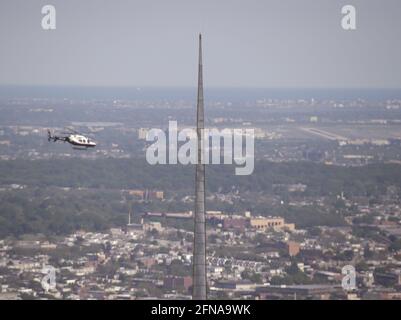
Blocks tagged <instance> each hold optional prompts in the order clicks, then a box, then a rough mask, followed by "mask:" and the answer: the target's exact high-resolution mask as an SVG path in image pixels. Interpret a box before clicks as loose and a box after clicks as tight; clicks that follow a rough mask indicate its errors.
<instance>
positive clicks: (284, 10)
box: [0, 0, 401, 88]
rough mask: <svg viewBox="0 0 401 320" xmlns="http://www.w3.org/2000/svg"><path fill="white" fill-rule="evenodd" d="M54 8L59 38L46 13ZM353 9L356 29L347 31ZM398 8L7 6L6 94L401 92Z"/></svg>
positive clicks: (324, 1) (294, 1) (283, 3)
mask: <svg viewBox="0 0 401 320" xmlns="http://www.w3.org/2000/svg"><path fill="white" fill-rule="evenodd" d="M47 4H52V5H54V6H55V8H56V13H57V14H56V18H57V27H56V30H47V31H46V30H43V29H42V27H41V20H42V17H43V14H42V13H41V9H42V7H43V6H44V5H47ZM348 4H351V5H354V6H355V7H356V10H357V29H356V30H354V31H345V30H343V29H342V28H341V18H342V14H341V8H342V6H344V5H348ZM400 13H401V2H400V1H398V0H388V1H386V2H385V3H383V2H381V1H378V0H348V1H344V0H335V1H333V0H303V1H299V0H280V1H279V0H272V1H266V0H253V1H249V2H244V1H239V0H221V1H219V2H215V1H211V0H205V1H202V2H200V1H184V0H169V1H161V0H150V1H149V0H148V1H145V0H135V1H127V0H118V1H113V2H110V1H103V0H98V1H93V0H88V1H85V2H82V1H78V0H71V1H60V0H53V1H51V3H49V2H47V1H43V0H31V1H22V0H12V1H11V0H3V1H1V3H0V45H1V47H2V50H1V52H0V71H1V72H0V85H58V86H63V85H69V86H116V87H119V86H128V87H131V86H134V87H148V86H152V87H155V86H156V87H195V86H196V77H194V74H195V72H196V69H197V61H196V59H194V58H193V57H195V56H196V52H197V47H196V45H195V43H196V38H197V35H198V34H199V32H201V33H202V34H203V35H204V36H205V42H204V57H205V59H207V61H208V66H207V73H206V75H205V78H204V85H205V87H258V88H401V62H400V59H399V57H400V56H401V43H400V41H399V30H401V21H400V19H398V17H399V15H400Z"/></svg>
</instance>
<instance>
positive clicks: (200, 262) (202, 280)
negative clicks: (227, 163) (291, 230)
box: [192, 34, 207, 300]
mask: <svg viewBox="0 0 401 320" xmlns="http://www.w3.org/2000/svg"><path fill="white" fill-rule="evenodd" d="M196 108H197V111H196V132H197V135H198V159H197V160H198V161H197V164H196V175H195V215H194V248H193V249H194V253H193V292H192V299H194V300H206V298H207V295H206V289H207V288H206V287H207V281H206V223H205V164H204V162H203V155H204V153H203V152H204V150H203V148H204V136H203V131H204V130H203V129H204V127H205V119H204V106H203V74H202V36H201V34H199V66H198V102H197V107H196Z"/></svg>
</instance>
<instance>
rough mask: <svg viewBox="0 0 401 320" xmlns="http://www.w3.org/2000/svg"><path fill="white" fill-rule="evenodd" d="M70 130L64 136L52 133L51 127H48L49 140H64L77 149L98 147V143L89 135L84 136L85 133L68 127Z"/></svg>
mask: <svg viewBox="0 0 401 320" xmlns="http://www.w3.org/2000/svg"><path fill="white" fill-rule="evenodd" d="M67 130H68V131H69V132H65V133H62V134H65V135H63V136H57V135H52V133H51V132H50V130H49V129H47V140H48V141H49V142H50V141H53V142H57V141H63V142H68V143H69V144H71V145H72V146H73V148H74V149H77V150H86V149H88V148H94V147H96V143H95V142H94V141H92V140H90V139H89V138H88V137H86V136H84V135H83V134H81V133H79V132H77V131H75V130H72V129H69V128H67Z"/></svg>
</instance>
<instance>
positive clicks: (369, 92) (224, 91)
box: [0, 86, 401, 102]
mask: <svg viewBox="0 0 401 320" xmlns="http://www.w3.org/2000/svg"><path fill="white" fill-rule="evenodd" d="M0 98H6V99H9V98H69V99H106V100H116V99H122V100H143V101H152V100H153V101H154V100H167V101H173V100H194V99H195V98H196V88H178V87H177V88H167V87H165V88H157V87H144V88H136V87H74V86H65V87H64V86H0ZM205 98H206V99H208V100H210V101H225V102H227V101H232V102H238V101H255V100H259V99H312V98H314V99H318V100H321V99H336V100H355V99H358V98H361V99H365V100H371V101H379V100H385V99H401V88H400V89H309V88H308V89H284V88H283V89H271V88H208V87H205Z"/></svg>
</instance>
